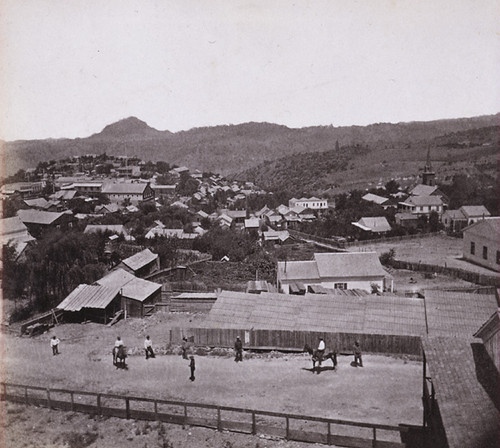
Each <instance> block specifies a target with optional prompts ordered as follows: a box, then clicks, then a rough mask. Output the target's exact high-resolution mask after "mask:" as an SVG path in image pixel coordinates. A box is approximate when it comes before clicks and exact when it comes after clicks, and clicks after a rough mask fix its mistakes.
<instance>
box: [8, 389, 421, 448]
mask: <svg viewBox="0 0 500 448" xmlns="http://www.w3.org/2000/svg"><path fill="white" fill-rule="evenodd" d="M0 384H1V389H2V393H1V399H2V400H3V401H6V400H8V401H11V402H15V403H21V404H25V405H36V406H43V407H47V408H49V409H58V410H63V411H72V412H82V413H86V414H91V415H103V416H109V417H118V418H125V419H137V420H152V421H160V422H165V423H173V424H178V425H183V426H184V425H191V426H203V427H207V428H212V429H216V430H218V431H222V430H228V431H233V432H241V433H247V434H265V435H268V436H273V437H279V438H284V439H286V440H295V441H301V442H309V443H322V444H326V445H337V446H346V447H361V448H364V447H366V448H368V447H377V448H404V447H405V444H404V443H402V442H401V440H402V438H404V437H405V434H406V433H408V432H409V427H407V426H404V425H400V426H393V425H383V424H374V423H364V422H354V421H349V420H340V419H327V418H320V417H310V416H304V415H297V414H285V413H281V412H269V411H258V410H255V409H244V408H235V407H229V406H217V405H212V404H204V403H192V402H184V401H173V400H158V399H153V398H141V397H131V396H124V395H115V394H101V393H95V392H85V391H76V390H66V389H49V388H44V387H40V386H26V385H21V384H11V383H0ZM417 429H419V430H421V428H418V427H417Z"/></svg>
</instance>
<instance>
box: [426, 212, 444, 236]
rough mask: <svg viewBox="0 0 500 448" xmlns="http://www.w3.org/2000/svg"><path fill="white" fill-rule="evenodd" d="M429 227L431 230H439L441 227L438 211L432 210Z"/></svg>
mask: <svg viewBox="0 0 500 448" xmlns="http://www.w3.org/2000/svg"><path fill="white" fill-rule="evenodd" d="M429 229H430V231H431V232H437V231H438V230H440V229H441V221H440V219H439V214H438V212H436V211H434V210H433V211H432V212H431V213H430V215H429Z"/></svg>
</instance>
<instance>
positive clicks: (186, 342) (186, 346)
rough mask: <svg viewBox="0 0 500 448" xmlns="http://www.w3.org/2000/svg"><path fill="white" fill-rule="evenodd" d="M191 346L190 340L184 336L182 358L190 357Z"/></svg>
mask: <svg viewBox="0 0 500 448" xmlns="http://www.w3.org/2000/svg"><path fill="white" fill-rule="evenodd" d="M188 348H189V344H188V340H187V338H186V336H184V337H183V338H182V344H181V350H182V359H188V355H187V351H188Z"/></svg>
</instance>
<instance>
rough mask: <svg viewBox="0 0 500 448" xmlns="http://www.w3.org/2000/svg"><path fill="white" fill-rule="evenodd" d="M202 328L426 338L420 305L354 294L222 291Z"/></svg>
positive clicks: (409, 300) (360, 293)
mask: <svg viewBox="0 0 500 448" xmlns="http://www.w3.org/2000/svg"><path fill="white" fill-rule="evenodd" d="M349 292H351V294H347V293H349ZM205 324H206V325H208V326H210V327H214V328H248V329H251V328H255V329H276V330H298V331H300V330H303V331H333V332H347V333H353V332H354V333H370V334H394V335H398V334H404V335H408V334H410V335H423V334H425V315H424V305H423V301H422V300H420V299H412V298H405V297H396V296H388V297H386V296H374V295H370V294H369V293H367V292H364V291H357V290H353V291H342V292H341V293H339V294H337V293H336V292H333V291H331V292H330V293H329V294H306V295H303V296H297V295H288V294H278V293H265V292H263V293H261V294H250V293H248V294H247V293H239V292H234V291H223V292H222V293H221V294H220V295H219V297H218V299H217V301H216V302H215V304H214V305H213V307H212V309H211V311H210V313H209V315H208V316H207V319H206V320H205Z"/></svg>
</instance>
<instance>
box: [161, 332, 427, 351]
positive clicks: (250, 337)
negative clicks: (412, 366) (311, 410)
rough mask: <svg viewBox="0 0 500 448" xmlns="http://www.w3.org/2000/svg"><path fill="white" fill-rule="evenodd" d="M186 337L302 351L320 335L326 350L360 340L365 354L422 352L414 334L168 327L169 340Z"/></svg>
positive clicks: (220, 344)
mask: <svg viewBox="0 0 500 448" xmlns="http://www.w3.org/2000/svg"><path fill="white" fill-rule="evenodd" d="M184 336H186V337H188V338H191V340H192V341H193V343H194V345H199V346H209V347H233V345H234V341H235V340H236V337H237V336H239V337H240V338H241V340H242V341H243V345H244V348H247V349H254V350H291V351H302V350H303V349H304V346H305V345H306V344H308V345H309V346H311V347H317V345H318V339H319V338H320V337H322V338H323V339H324V340H325V344H326V346H327V349H328V350H329V351H336V352H337V353H343V354H351V353H352V347H353V345H354V342H355V341H356V340H357V341H359V342H360V345H361V347H362V350H363V351H364V352H369V353H385V354H397V355H412V356H421V355H422V345H421V342H420V340H421V337H420V336H416V335H413V336H412V335H388V334H366V333H363V334H360V333H341V332H336V333H327V332H315V331H290V330H255V329H254V330H248V329H233V328H223V329H222V328H172V329H171V330H170V334H169V337H170V341H171V343H174V344H175V343H180V342H181V341H182V338H183V337H184Z"/></svg>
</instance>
